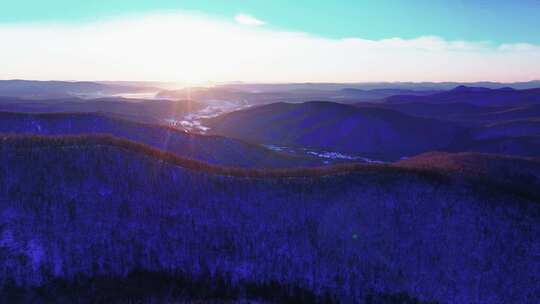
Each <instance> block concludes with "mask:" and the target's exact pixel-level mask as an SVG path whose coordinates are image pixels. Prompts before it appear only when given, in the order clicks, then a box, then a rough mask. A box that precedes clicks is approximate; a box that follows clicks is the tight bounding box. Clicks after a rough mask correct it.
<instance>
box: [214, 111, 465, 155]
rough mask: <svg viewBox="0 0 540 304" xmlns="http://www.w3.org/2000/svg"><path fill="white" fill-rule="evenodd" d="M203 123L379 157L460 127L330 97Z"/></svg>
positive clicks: (453, 135)
mask: <svg viewBox="0 0 540 304" xmlns="http://www.w3.org/2000/svg"><path fill="white" fill-rule="evenodd" d="M207 124H208V125H209V126H210V128H211V129H210V132H211V133H213V134H220V135H225V136H229V137H234V138H240V139H245V140H248V141H253V142H258V143H264V144H277V145H285V146H302V147H308V148H318V149H328V150H330V151H338V152H344V153H354V154H363V155H365V156H369V155H375V156H377V157H379V158H382V159H399V158H400V157H402V156H410V155H415V154H418V153H421V152H426V151H430V150H434V149H442V148H444V147H446V146H448V145H450V144H452V143H453V142H454V141H455V140H456V139H458V138H460V136H461V135H462V132H463V129H462V128H461V127H458V126H457V125H455V124H453V123H450V122H444V121H439V120H433V119H426V118H419V117H413V116H409V115H406V114H402V113H399V112H397V111H392V110H388V109H379V108H371V107H364V108H360V107H354V106H348V105H343V104H338V103H330V102H308V103H302V104H286V103H276V104H271V105H266V106H260V107H254V108H250V109H247V110H241V111H237V112H233V113H229V114H225V115H221V116H219V117H216V118H213V119H210V120H209V121H208V122H207Z"/></svg>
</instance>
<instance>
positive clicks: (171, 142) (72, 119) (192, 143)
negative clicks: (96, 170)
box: [0, 112, 322, 167]
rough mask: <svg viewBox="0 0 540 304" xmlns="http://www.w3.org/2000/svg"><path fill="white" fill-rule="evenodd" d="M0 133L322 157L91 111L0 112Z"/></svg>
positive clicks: (238, 156) (214, 156) (243, 162)
mask: <svg viewBox="0 0 540 304" xmlns="http://www.w3.org/2000/svg"><path fill="white" fill-rule="evenodd" d="M0 133H15V134H37V135H78V134H96V133H97V134H100V133H101V134H111V135H114V136H117V137H121V138H126V139H129V140H133V141H137V142H140V143H144V144H147V145H150V146H152V147H155V148H158V149H161V150H164V151H169V152H173V153H175V154H176V155H178V156H183V157H187V158H192V159H197V160H201V161H205V162H209V163H212V164H218V165H225V166H237V167H297V166H313V165H320V164H322V161H320V160H317V159H312V158H303V157H296V156H291V155H287V154H284V153H276V152H273V151H271V150H268V149H266V148H263V147H260V146H258V145H252V144H248V143H245V142H242V141H238V140H234V139H229V138H224V137H219V136H202V135H194V134H188V133H185V132H182V131H178V130H175V129H172V128H166V127H162V126H158V125H152V124H142V123H137V122H132V121H129V120H124V119H118V118H114V117H110V116H106V115H100V114H92V113H56V114H52V113H51V114H21V113H6V112H4V113H2V112H0Z"/></svg>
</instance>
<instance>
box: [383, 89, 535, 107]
mask: <svg viewBox="0 0 540 304" xmlns="http://www.w3.org/2000/svg"><path fill="white" fill-rule="evenodd" d="M385 102H386V103H411V102H424V103H466V104H469V105H478V106H511V105H513V106H516V105H526V104H532V103H536V104H540V88H537V89H527V90H514V89H512V88H508V87H506V88H500V89H488V88H482V87H466V86H459V87H456V88H454V89H452V90H450V91H445V92H440V93H436V94H430V95H424V96H416V95H394V96H391V97H388V98H386V99H385Z"/></svg>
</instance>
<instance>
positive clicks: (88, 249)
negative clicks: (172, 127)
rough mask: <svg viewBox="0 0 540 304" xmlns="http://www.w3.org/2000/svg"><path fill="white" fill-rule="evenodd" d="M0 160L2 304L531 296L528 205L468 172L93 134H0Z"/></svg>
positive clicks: (533, 234) (537, 250) (533, 221)
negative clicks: (243, 160)
mask: <svg viewBox="0 0 540 304" xmlns="http://www.w3.org/2000/svg"><path fill="white" fill-rule="evenodd" d="M444 157H445V159H449V158H450V159H451V158H452V157H453V156H452V155H446V156H444ZM477 157H479V158H481V157H483V156H481V155H480V156H477ZM519 161H520V162H521V161H523V162H526V161H527V160H526V159H520V160H519ZM530 161H533V162H534V160H530ZM0 163H1V164H2V167H1V170H0V185H1V188H0V202H1V203H0V214H1V216H0V259H1V260H2V263H1V265H2V268H0V284H2V286H3V287H4V292H3V293H2V296H3V297H4V298H2V299H0V300H2V301H3V302H4V301H8V300H9V299H11V300H13V299H15V300H21V299H24V300H26V301H31V302H40V301H42V302H43V301H44V300H43V299H47V297H48V296H51V297H52V299H55V300H56V301H64V302H74V301H79V302H92V301H94V300H95V301H97V300H100V299H101V300H102V301H108V302H114V301H118V300H119V299H122V300H124V301H125V299H126V298H123V297H122V292H123V291H126V289H130V288H131V289H133V290H139V292H134V293H129V292H127V293H128V294H129V295H130V296H132V297H133V296H138V297H139V298H137V299H133V301H135V302H136V301H137V300H141V299H147V300H148V299H150V298H152V299H154V300H155V299H161V300H167V301H173V300H182V299H184V300H185V299H186V298H190V297H200V296H201V295H200V294H197V293H196V290H197V288H189V290H191V293H186V292H185V291H182V290H183V289H182V288H181V287H179V286H188V285H189V286H199V287H198V288H199V290H200V289H201V288H202V287H200V286H204V288H205V289H206V290H209V291H212V292H207V293H204V297H206V298H209V297H210V298H211V297H213V296H216V295H218V296H219V298H225V299H242V298H244V299H245V298H249V299H253V298H257V299H266V300H269V301H275V302H284V301H291V302H301V301H304V302H311V301H317V300H318V301H320V302H324V301H335V302H342V303H362V302H366V303H377V302H376V301H379V300H380V302H378V303H392V302H389V301H390V300H394V302H393V303H401V302H403V301H404V299H409V300H410V301H411V302H410V303H413V302H412V301H413V300H412V299H414V298H415V299H418V300H421V301H431V300H432V301H438V302H440V303H537V302H538V300H539V299H540V287H539V286H538V284H537V282H538V281H539V280H540V277H539V276H540V260H539V259H538V256H539V255H540V246H538V244H540V243H539V241H540V227H539V224H538V222H539V219H540V204H539V203H540V199H539V198H538V197H537V196H536V195H535V194H534V193H532V194H526V193H524V192H523V191H521V190H522V189H517V190H516V189H515V188H513V187H494V185H496V183H495V182H496V180H492V179H490V177H489V175H486V176H484V175H482V174H480V176H478V174H475V176H473V175H471V174H470V173H467V172H468V171H470V170H441V169H437V168H433V166H424V165H422V164H421V162H418V163H417V164H416V165H413V164H411V163H410V164H409V165H407V166H405V165H403V164H402V165H397V166H396V165H354V166H342V167H337V168H336V167H330V168H319V169H308V170H303V169H302V170H300V169H297V170H281V171H251V170H245V169H227V168H220V167H215V166H211V165H207V164H203V163H199V162H196V161H192V160H186V159H181V158H178V157H177V156H175V155H173V154H168V153H164V152H160V151H156V150H153V149H152V148H150V147H147V146H143V145H140V144H136V143H131V142H127V141H125V140H120V139H114V138H110V137H95V136H94V137H93V136H89V137H88V136H87V137H70V138H49V137H42V138H36V137H33V138H32V137H24V138H19V137H3V139H2V141H1V142H0ZM455 163H460V164H461V165H460V166H464V167H465V166H470V165H467V163H466V162H457V161H456V162H455ZM494 166H496V163H495V165H494ZM452 167H453V166H452ZM490 170H496V169H495V168H492V169H490ZM475 172H476V171H475ZM530 178H536V179H538V175H534V174H532V175H530ZM509 182H510V184H511V181H509ZM494 183H495V184H494ZM118 282H124V283H126V282H127V283H126V284H127V285H126V284H123V283H118ZM152 282H154V283H152ZM156 282H162V283H163V284H157V283H156ZM171 282H172V283H171ZM182 282H183V283H182ZM137 284H144V286H147V287H148V288H144V292H143V291H141V289H137V287H136V286H139V285H137ZM182 284H184V285H182ZM190 284H192V285H190ZM197 284H198V285H197ZM39 286H42V288H41V289H39ZM111 286H116V287H118V288H116V287H111ZM121 286H124V287H121ZM131 289H130V290H131ZM30 290H33V291H32V292H31V291H30ZM70 290H71V291H70ZM73 290H77V292H76V293H75V292H73ZM116 295H119V297H120V298H115V296H116ZM390 295H392V296H390ZM86 296H87V297H88V298H84V297H86ZM58 299H60V300H58ZM400 299H401V300H403V301H401V300H400ZM386 300H388V301H387V302H382V301H386ZM374 301H375V302H374ZM396 301H397V302H396ZM400 301H401V302H400Z"/></svg>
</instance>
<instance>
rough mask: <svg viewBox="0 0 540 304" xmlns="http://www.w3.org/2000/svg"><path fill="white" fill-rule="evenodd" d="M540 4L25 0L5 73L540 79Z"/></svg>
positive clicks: (4, 18)
mask: <svg viewBox="0 0 540 304" xmlns="http://www.w3.org/2000/svg"><path fill="white" fill-rule="evenodd" d="M538 28H540V0H521V1H501V0H491V1H486V0H474V1H473V0H469V1H464V0H452V1H441V0H430V1H427V0H425V1H424V0H408V1H398V0H393V1H391V0H378V1H362V0H354V1H353V0H331V1H330V0H327V1H318V0H317V1H307V0H295V1H290V0H272V1H258V0H250V1H246V0H244V1H240V0H197V1H194V0H185V1H182V0H152V1H150V0H107V1H105V0H87V1H83V0H81V1H78V0H33V1H32V0H18V1H4V3H2V5H1V7H0V42H1V43H2V46H1V47H2V56H0V66H1V67H2V69H1V70H0V79H12V78H24V79H43V80H50V79H55V80H141V81H143V80H149V81H179V82H189V83H201V82H206V81H216V82H223V81H247V82H366V81H487V80H491V81H505V82H511V81H527V80H534V79H540V31H539V30H538Z"/></svg>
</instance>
